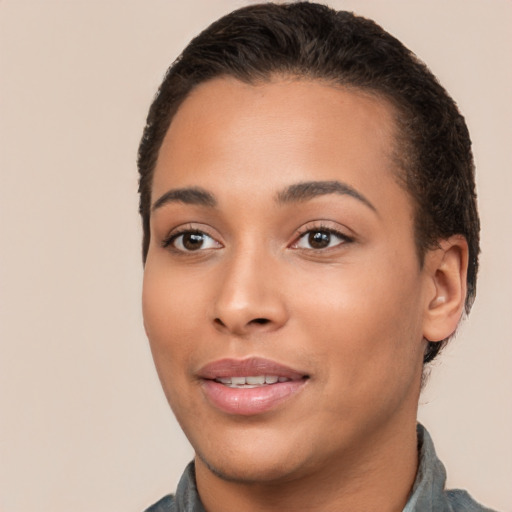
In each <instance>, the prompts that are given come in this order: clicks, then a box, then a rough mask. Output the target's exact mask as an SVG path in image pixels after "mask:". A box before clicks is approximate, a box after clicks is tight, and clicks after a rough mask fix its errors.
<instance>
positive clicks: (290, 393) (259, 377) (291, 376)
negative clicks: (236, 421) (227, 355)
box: [198, 358, 309, 416]
mask: <svg viewBox="0 0 512 512" xmlns="http://www.w3.org/2000/svg"><path fill="white" fill-rule="evenodd" d="M198 376H199V377H200V380H201V383H202V386H201V387H202V390H203V393H204V395H205V397H206V399H207V401H208V402H209V403H210V404H211V405H213V406H214V407H215V408H216V409H219V410H220V411H222V412H224V413H228V414H233V415H244V416H250V415H255V414H261V413H264V412H267V411H270V410H274V409H276V408H278V407H279V406H283V405H284V404H285V402H287V401H289V400H291V399H292V398H293V397H294V396H295V395H296V394H297V393H298V392H299V391H301V390H302V389H303V388H304V386H305V384H306V382H307V381H308V380H309V375H308V374H306V373H304V372H302V371H300V370H295V369H292V368H290V367H287V366H284V365H281V364H279V363H276V362H275V361H271V360H268V359H262V358H250V359H241V360H237V359H222V360H219V361H214V362H213V363H209V364H207V365H206V366H204V367H203V368H202V369H201V370H200V371H199V372H198Z"/></svg>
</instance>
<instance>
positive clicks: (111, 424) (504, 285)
mask: <svg viewBox="0 0 512 512" xmlns="http://www.w3.org/2000/svg"><path fill="white" fill-rule="evenodd" d="M247 3H249V2H246V1H245V2H244V1H235V0H218V1H217V0H215V1H212V0H187V1H171V0H165V1H164V0H102V1H99V0H96V1H95V0H39V1H36V0H32V1H29V0H0V172H1V182H0V248H1V249H0V315H1V316H0V510H1V511H2V512H41V511H42V512H69V511H71V510H72V511H73V512H89V511H94V512H128V511H133V512H141V511H142V510H143V509H144V508H145V507H146V506H148V505H149V504H150V503H152V502H154V501H156V500H157V499H158V498H160V497H161V496H162V495H164V494H166V493H168V492H171V491H173V490H174V488H175V485H176V482H177V480H178V478H179V475H180V474H181V472H182V470H183V468H184V466H185V464H186V463H187V461H188V460H189V459H190V458H191V457H192V451H191V449H190V447H189V446H188V444H187V441H186V439H185V438H184V436H183V434H182V433H181V432H180V430H179V428H178V427H177V425H176V423H175V421H174V419H173V417H172V414H171V412H170V411H169V409H168V406H167V403H166V402H165V399H164V396H163V393H162V391H161V390H160V386H159V383H158V380H157V377H156V374H155V371H154V369H153V365H152V360H151V355H150V352H149V348H148V346H147V341H146V338H145V335H144V331H143V327H142V318H141V308H140V291H141V278H142V265H141V259H140V238H141V230H140V222H139V218H138V214H137V193H136V189H137V171H136V165H135V158H136V151H137V145H138V142H139V138H140V135H141V132H142V128H143V125H144V120H145V116H146V112H147V109H148V107H149V104H150V102H151V99H152V97H153V94H154V93H155V91H156V88H157V86H158V84H159V82H160V80H161V78H162V76H163V74H164V71H165V69H166V68H167V67H168V65H169V64H170V63H171V62H172V61H173V60H174V59H175V57H176V56H177V55H178V53H179V52H180V50H181V49H182V48H183V47H184V46H185V44H186V43H187V42H188V41H189V40H190V38H191V37H193V36H194V35H195V34H196V33H198V32H199V31H200V30H201V29H203V28H205V27H206V26H207V25H208V24H209V23H210V22H212V21H213V20H214V19H216V18H217V17H219V16H220V15H222V14H224V13H227V12H228V11H230V10H233V9H234V8H236V7H239V6H242V5H245V4H247ZM330 5H332V6H333V7H336V8H346V9H348V10H354V11H355V12H357V13H359V14H363V15H366V16H368V17H371V18H373V19H375V20H376V21H377V22H379V23H380V24H381V25H383V26H384V27H385V28H386V29H387V30H389V31H390V32H391V33H393V34H394V35H395V36H397V37H398V38H399V39H401V40H402V41H403V42H404V43H405V44H406V45H407V46H409V47H410V48H411V49H413V50H414V51H415V52H416V53H417V54H418V55H419V56H420V57H421V58H422V59H423V60H425V61H426V62H427V63H428V65H429V66H430V68H431V69H432V70H433V72H434V73H435V74H436V75H437V76H438V77H439V79H440V80H441V82H442V83H443V85H444V86H445V87H446V88H447V89H448V90H449V91H450V93H451V94H452V95H453V97H454V98H455V99H456V100H457V102H458V104H459V106H460V109H461V110H462V112H463V113H464V115H465V116H466V119H467V122H468V125H469V128H470V131H471V134H472V138H473V140H474V152H475V158H476V164H477V172H478V188H479V198H480V213H481V217H482V223H483V231H482V249H483V252H482V257H481V262H482V265H481V272H480V281H479V290H478V295H477V301H476V303H475V306H474V309H473V312H472V314H471V316H470V318H469V320H468V321H467V322H465V324H464V325H463V327H462V328H461V330H460V333H459V336H458V338H457V339H456V340H455V341H454V342H453V343H452V345H451V346H450V347H449V348H448V349H447V350H446V352H445V353H444V355H443V357H442V358H441V359H440V361H439V362H438V363H436V364H435V366H434V369H433V372H432V376H431V379H430V383H429V385H428V387H427V389H426V391H425V393H424V395H423V396H422V399H421V406H420V419H421V421H423V422H424V423H425V424H426V425H427V427H428V428H429V430H430V431H431V433H432V435H433V438H434V441H435V443H436V447H437V451H438V453H439V454H440V456H441V458H442V459H443V461H444V463H445V465H446V467H447V470H448V475H449V477H448V483H449V485H450V486H454V487H464V488H467V489H469V491H470V492H471V494H472V495H473V496H474V497H475V498H477V499H478V500H480V501H481V502H483V503H484V504H486V505H488V506H491V507H494V508H497V509H498V510H501V511H507V510H508V511H511V510H512V486H511V484H510V482H512V435H511V433H512V429H511V427H512V385H511V384H512V377H511V374H512V336H511V331H512V307H511V305H512V300H511V293H512V292H511V290H512V270H511V267H512V265H511V249H512V242H511V241H512V211H511V206H510V195H511V192H512V177H511V176H512V170H511V169H512V157H511V146H512V129H511V119H512V101H511V90H512V67H511V65H510V56H511V54H512V53H511V49H512V30H511V27H512V2H511V1H510V0H425V1H419V0H416V1H414V0H413V1H405V0H404V1H400V0H386V1H384V0H373V1H371V0H351V1H349V0H347V1H343V0H339V1H334V0H333V1H332V2H331V3H330Z"/></svg>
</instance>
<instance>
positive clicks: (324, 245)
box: [293, 228, 352, 250]
mask: <svg viewBox="0 0 512 512" xmlns="http://www.w3.org/2000/svg"><path fill="white" fill-rule="evenodd" d="M351 241H352V239H351V238H349V237H347V236H345V235H343V234H342V233H339V232H338V231H334V230H332V229H326V228H322V229H310V230H308V231H306V232H305V233H304V234H303V235H302V236H301V237H300V238H299V239H298V241H297V242H296V243H295V244H294V245H293V247H294V248H295V249H309V250H321V249H330V248H331V247H336V246H338V245H342V244H344V243H347V242H351Z"/></svg>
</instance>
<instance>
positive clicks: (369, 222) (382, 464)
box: [139, 3, 488, 512]
mask: <svg viewBox="0 0 512 512" xmlns="http://www.w3.org/2000/svg"><path fill="white" fill-rule="evenodd" d="M139 172H140V189H139V190H140V212H141V215H142V219H143V227H144V241H143V258H144V263H145V272H144V291H143V309H144V324H145V328H146V332H147V335H148V338H149V341H150V345H151V349H152V352H153V357H154V360H155V364H156V367H157V371H158V374H159V377H160V380H161V382H162V386H163V388H164V391H165V393H166V396H167V399H168V401H169V404H170V406H171V408H172V409H173V411H174V413H175V415H176V417H177V419H178V421H179V423H180V425H181V427H182V428H183V430H184V432H185V434H186V435H187V437H188V439H189V440H190V442H191V444H192V446H193V448H194V450H195V453H196V456H195V459H194V462H193V463H191V465H190V466H189V467H188V468H187V470H186V472H185V474H184V476H183V478H182V480H181V482H180V485H179V487H178V491H177V493H176V496H167V497H166V498H164V499H163V500H161V501H160V502H159V503H157V504H155V505H154V506H153V507H151V508H150V509H149V510H151V511H153V512H154V511H160V510H204V509H205V510H208V511H213V512H215V511H223V512H226V511H231V510H233V511H234V510H274V509H275V510H308V511H313V510H324V511H325V510H389V511H391V510H405V511H412V510H418V511H419V510H436V511H437V510H461V511H462V510H464V511H467V510H474V511H480V510H488V509H484V508H483V507H482V506H480V505H478V504H477V503H476V502H475V501H474V500H473V499H472V498H471V497H470V496H469V495H468V494H467V493H466V492H465V491H445V490H444V486H445V472H444V468H443V466H442V464H441V462H440V461H439V460H438V459H437V457H436V455H435V451H434V448H433V444H432V440H431V439H430V436H429V435H428V433H427V432H426V430H425V429H424V428H423V427H422V426H421V425H417V423H416V415H417V405H418V398H419V393H420V389H421V385H422V377H423V375H424V365H425V364H427V363H429V362H430V361H432V360H433V359H434V358H435V357H436V356H437V354H438V352H439V351H440V349H441V348H442V346H443V345H444V344H445V343H446V342H447V341H448V340H449V338H450V337H451V336H452V334H453V333H454V331H455V329H456V328H457V325H458V323H459V320H460V318H461V316H462V314H463V312H464V311H466V312H469V310H470V308H471V304H472V302H473V299H474V294H475V283H476V274H477V269H478V254H479V219H478V214H477V209H476V196H475V185H474V172H473V159H472V154H471V143H470V139H469V134H468V131H467V128H466V125H465V122H464V119H463V117H462V116H461V115H460V113H459V112H458V110H457V107H456V105H455V103H454V102H453V100H452V99H451V98H450V97H449V96H448V94H447V93H446V91H445V90H444V89H443V88H442V87H441V86H440V85H439V84H438V82H437V81H436V79H435V78H434V76H433V75H432V74H431V73H430V71H429V70H428V69H427V68H426V67H425V66H424V65H423V64H422V63H421V62H419V61H418V60H417V59H416V58H415V57H414V55H413V54H412V53H411V52H410V51H408V50H407V49H406V48H405V47H404V46H403V45H402V44H401V43H400V42H399V41H398V40H396V39H395V38H393V37H392V36H390V35H389V34H387V33H386V32H385V31H383V30H382V29H381V28H380V27H379V26H377V25H376V24H375V23H373V22H372V21H370V20H366V19H363V18H359V17H357V16H354V15H353V14H351V13H347V12H335V11H333V10H330V9H328V8H327V7H324V6H320V5H317V4H309V3H295V4H290V5H287V4H283V5H274V4H265V5H259V6H258V5H256V6H252V7H247V8H244V9H241V10H239V11H235V12H234V13H232V14H230V15H227V16H225V17H224V18H222V19H220V20H219V21H217V22H216V23H214V24H212V25H211V26H210V27H209V28H208V29H206V30H205V31H204V32H203V33H202V34H200V35H199V36H198V37H197V38H196V39H194V40H193V41H192V42H191V43H190V44H189V45H188V47H187V48H186V49H185V50H184V52H183V54H182V55H181V57H180V58H179V59H178V60H177V61H176V62H175V63H174V64H173V66H172V67H171V68H170V70H169V71H168V73H167V75H166V78H165V79H164V82H163V83H162V85H161V87H160V90H159V93H158V95H157V97H156V99H155V101H154V102H153V105H152V106H151V109H150V112H149V115H148V124H147V126H146V128H145V131H144V135H143V138H142V141H141V145H140V148H139Z"/></svg>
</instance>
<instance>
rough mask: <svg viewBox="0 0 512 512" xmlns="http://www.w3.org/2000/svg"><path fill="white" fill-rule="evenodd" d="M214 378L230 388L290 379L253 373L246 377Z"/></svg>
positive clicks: (261, 384)
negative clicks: (253, 374)
mask: <svg viewBox="0 0 512 512" xmlns="http://www.w3.org/2000/svg"><path fill="white" fill-rule="evenodd" d="M215 380H216V381H217V382H220V383H221V384H225V385H226V386H229V387H231V388H239V387H240V388H241V387H245V388H254V387H257V386H264V385H265V384H275V383H276V382H287V381H289V380H290V379H288V378H286V377H278V376H277V375H255V376H248V377H219V378H217V379H215Z"/></svg>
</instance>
